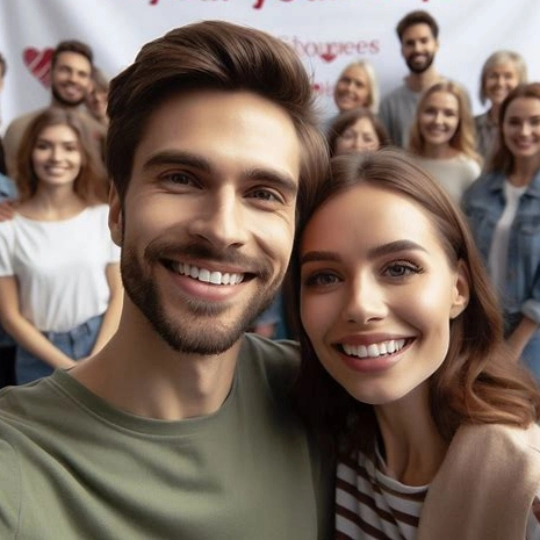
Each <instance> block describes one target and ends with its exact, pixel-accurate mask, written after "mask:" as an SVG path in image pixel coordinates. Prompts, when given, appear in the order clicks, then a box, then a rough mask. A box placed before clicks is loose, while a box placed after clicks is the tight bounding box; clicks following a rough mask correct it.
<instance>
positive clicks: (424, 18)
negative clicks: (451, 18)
mask: <svg viewBox="0 0 540 540" xmlns="http://www.w3.org/2000/svg"><path fill="white" fill-rule="evenodd" d="M417 24H427V25H428V26H429V27H430V29H431V33H432V34H433V37H434V38H435V39H437V38H438V37H439V25H438V24H437V21H436V20H435V19H434V18H433V17H432V16H431V15H430V14H429V13H428V12H427V11H423V10H421V9H418V10H416V11H411V12H410V13H407V15H405V17H403V19H401V20H400V21H399V22H398V25H397V27H396V33H397V35H398V38H399V41H403V34H404V33H405V30H407V28H410V27H411V26H415V25H417Z"/></svg>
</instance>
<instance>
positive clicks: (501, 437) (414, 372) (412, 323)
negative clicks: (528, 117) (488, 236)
mask: <svg viewBox="0 0 540 540" xmlns="http://www.w3.org/2000/svg"><path fill="white" fill-rule="evenodd" d="M293 260H294V261H295V263H296V267H297V271H296V273H295V275H296V284H297V288H298V289H300V307H301V309H300V314H301V322H302V326H303V331H302V339H301V352H302V371H301V375H300V379H299V381H298V385H297V396H298V405H299V406H300V407H301V408H302V410H303V413H304V415H305V417H306V418H307V419H308V420H309V421H310V422H311V423H312V424H313V425H314V426H317V428H319V429H320V430H321V431H322V432H323V434H324V433H326V437H324V436H321V437H320V443H321V444H330V445H331V447H333V448H334V450H335V451H336V453H337V455H338V466H337V470H336V492H335V502H336V507H335V508H336V522H335V527H336V533H335V538H347V539H364V538H385V539H389V540H398V539H403V538H407V539H408V540H416V539H418V540H434V539H437V540H457V539H475V540H476V539H488V538H501V539H505V540H506V539H507V540H510V539H512V540H525V539H527V540H534V539H537V538H538V537H539V535H540V526H539V523H538V519H537V518H536V516H535V509H536V507H537V506H538V504H539V501H538V493H539V491H540V428H539V427H538V426H537V424H536V422H537V421H538V420H539V418H540V392H539V389H538V387H537V386H536V384H535V383H534V381H533V379H532V377H531V376H530V374H529V373H527V371H526V370H524V369H522V368H521V367H520V366H517V365H516V364H515V363H514V362H512V360H511V354H510V352H509V350H508V348H507V347H506V345H505V343H504V340H503V324H502V319H501V315H500V311H499V309H498V305H497V301H496V296H495V293H494V291H493V289H492V287H491V284H490V281H489V277H488V275H487V273H486V271H485V268H484V265H483V263H482V260H481V257H480V255H479V253H478V251H477V249H476V246H475V245H474V240H473V238H472V236H471V234H470V232H469V229H468V227H467V223H466V220H465V218H464V216H463V215H462V213H461V212H460V211H459V208H458V206H457V205H456V204H454V203H453V202H452V201H451V199H450V198H449V197H448V195H447V194H446V193H445V192H444V190H442V189H441V188H440V186H438V185H437V184H436V183H435V182H433V180H432V179H431V178H430V177H429V175H428V174H426V173H425V172H424V171H423V170H422V169H421V168H419V167H418V166H416V165H415V164H414V162H413V161H412V160H410V159H409V158H408V157H407V156H405V155H402V153H401V152H397V151H396V150H387V149H382V150H380V151H378V152H373V153H367V154H360V155H354V154H348V155H346V156H339V157H337V158H334V160H333V163H332V182H327V184H326V185H325V188H324V189H323V190H321V191H320V192H319V196H318V198H317V200H316V202H315V206H314V209H313V210H312V212H311V214H310V216H309V217H308V221H307V225H306V226H305V228H303V230H301V231H300V236H299V244H298V250H297V255H296V256H295V257H294V258H293ZM298 268H299V270H298ZM509 493H511V496H509Z"/></svg>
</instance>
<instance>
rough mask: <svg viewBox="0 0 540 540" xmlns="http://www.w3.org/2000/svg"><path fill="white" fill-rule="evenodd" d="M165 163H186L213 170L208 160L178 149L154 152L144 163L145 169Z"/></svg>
mask: <svg viewBox="0 0 540 540" xmlns="http://www.w3.org/2000/svg"><path fill="white" fill-rule="evenodd" d="M164 165H184V166H188V167H192V168H194V169H199V170H202V171H204V172H208V173H209V172H211V171H212V167H211V165H210V163H209V162H208V160H206V159H204V158H202V157H200V156H197V155H195V154H192V153H190V152H180V151H177V150H163V151H161V152H157V153H155V154H153V155H152V156H150V158H149V159H148V160H147V161H146V162H145V163H144V165H143V171H149V170H151V169H155V168H157V167H162V166H164Z"/></svg>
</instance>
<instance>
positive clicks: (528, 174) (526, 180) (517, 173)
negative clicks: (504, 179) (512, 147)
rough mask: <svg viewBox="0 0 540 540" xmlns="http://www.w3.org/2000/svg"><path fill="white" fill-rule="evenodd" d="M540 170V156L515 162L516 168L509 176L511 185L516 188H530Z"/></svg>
mask: <svg viewBox="0 0 540 540" xmlns="http://www.w3.org/2000/svg"><path fill="white" fill-rule="evenodd" d="M539 169H540V155H536V156H533V157H530V158H519V159H515V160H514V167H513V170H512V172H511V173H510V174H509V176H508V180H509V181H510V183H511V184H512V185H514V186H516V187H524V186H528V185H529V184H530V183H531V181H532V179H533V178H534V176H535V175H536V173H537V172H538V170H539Z"/></svg>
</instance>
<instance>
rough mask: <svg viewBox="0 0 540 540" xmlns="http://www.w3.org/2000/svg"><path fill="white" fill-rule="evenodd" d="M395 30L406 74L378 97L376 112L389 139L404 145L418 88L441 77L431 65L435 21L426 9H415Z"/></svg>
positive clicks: (436, 30) (436, 31)
mask: <svg viewBox="0 0 540 540" xmlns="http://www.w3.org/2000/svg"><path fill="white" fill-rule="evenodd" d="M396 32H397V35H398V38H399V41H400V43H401V55H402V56H403V59H404V60H405V63H406V64H407V67H408V69H409V75H407V77H405V79H404V82H403V84H402V85H401V86H399V87H398V88H396V89H394V90H393V91H392V92H390V93H389V94H388V95H387V96H385V98H384V99H383V100H382V102H381V107H380V110H379V116H380V118H381V121H382V122H383V124H384V125H385V127H386V129H387V131H388V134H389V135H390V138H391V139H392V142H393V143H394V144H395V145H397V146H401V147H403V148H406V147H407V146H408V142H409V131H410V129H411V126H412V124H413V121H414V117H415V113H416V106H417V105H418V102H419V100H420V96H421V95H422V92H423V91H424V90H426V89H427V88H429V87H430V86H432V85H433V84H435V83H436V82H439V81H441V80H443V77H442V76H441V75H440V74H439V73H438V72H437V70H436V69H435V65H434V60H435V55H436V54H437V51H438V50H439V25H438V24H437V21H436V20H435V19H434V18H433V17H432V16H431V15H430V14H429V13H427V12H426V11H422V10H417V11H412V12H410V13H408V14H407V15H405V17H403V19H401V21H399V23H398V25H397V27H396Z"/></svg>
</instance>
